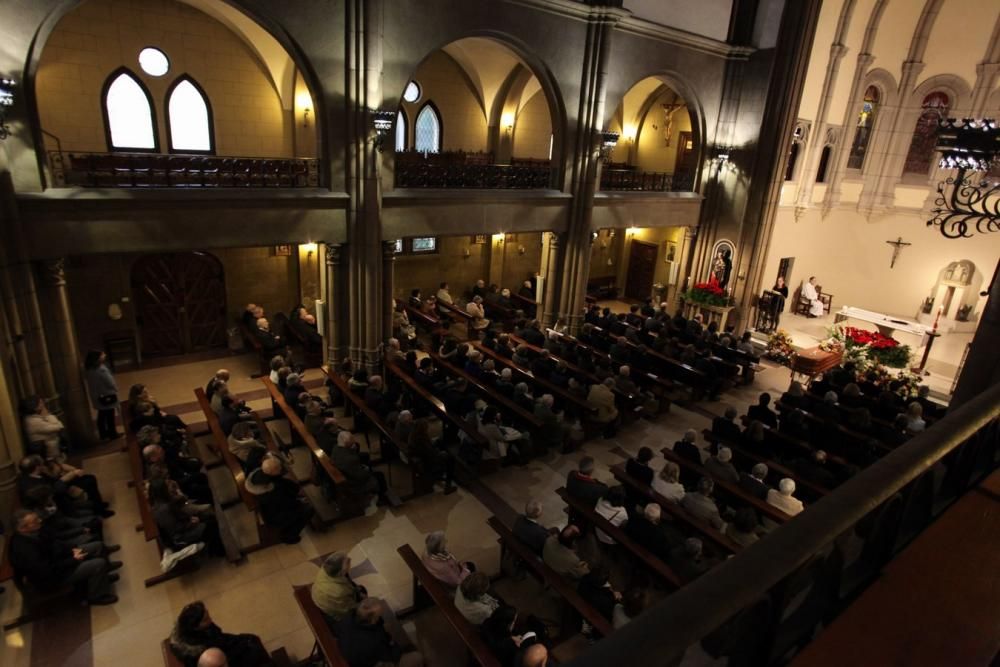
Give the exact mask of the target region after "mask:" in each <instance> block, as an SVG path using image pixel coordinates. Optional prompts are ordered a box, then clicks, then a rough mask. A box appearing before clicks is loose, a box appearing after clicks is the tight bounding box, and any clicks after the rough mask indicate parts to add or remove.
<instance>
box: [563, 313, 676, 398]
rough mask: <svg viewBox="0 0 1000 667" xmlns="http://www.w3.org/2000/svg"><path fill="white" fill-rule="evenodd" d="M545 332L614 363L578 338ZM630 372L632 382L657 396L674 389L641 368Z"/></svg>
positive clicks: (668, 382) (611, 364)
mask: <svg viewBox="0 0 1000 667" xmlns="http://www.w3.org/2000/svg"><path fill="white" fill-rule="evenodd" d="M545 332H546V334H548V335H551V334H555V335H557V336H559V337H560V338H562V339H563V340H566V341H569V342H570V343H571V344H573V345H575V346H577V347H579V348H581V349H582V350H584V351H586V352H588V353H590V355H591V356H593V357H595V358H597V359H601V360H603V361H606V362H608V364H609V365H610V366H614V363H613V362H612V361H611V357H609V356H608V353H607V352H605V351H603V350H599V349H597V348H596V347H594V346H593V345H588V344H586V343H584V342H583V341H582V340H580V339H579V338H574V337H573V336H570V335H568V334H563V333H559V332H558V331H555V330H553V329H546V330H545ZM631 370H632V374H631V376H630V377H631V378H632V379H633V380H635V382H636V383H637V384H639V385H640V386H642V387H645V388H646V389H649V390H650V391H652V392H653V393H654V394H656V395H658V396H663V394H664V393H665V392H668V391H672V390H673V389H674V383H673V382H672V381H671V380H668V379H667V378H664V377H660V376H658V375H655V374H653V373H650V372H648V371H646V370H644V369H641V368H633V369H631Z"/></svg>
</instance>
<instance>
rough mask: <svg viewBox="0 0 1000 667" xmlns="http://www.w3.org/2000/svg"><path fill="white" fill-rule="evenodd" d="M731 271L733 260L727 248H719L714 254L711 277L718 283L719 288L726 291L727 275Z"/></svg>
mask: <svg viewBox="0 0 1000 667" xmlns="http://www.w3.org/2000/svg"><path fill="white" fill-rule="evenodd" d="M732 270H733V260H732V255H731V253H730V252H729V249H728V248H721V249H720V250H719V251H718V252H717V253H716V254H715V260H714V261H713V262H712V275H713V276H715V279H716V280H717V281H718V282H719V287H721V288H722V289H726V286H727V285H729V274H730V273H732Z"/></svg>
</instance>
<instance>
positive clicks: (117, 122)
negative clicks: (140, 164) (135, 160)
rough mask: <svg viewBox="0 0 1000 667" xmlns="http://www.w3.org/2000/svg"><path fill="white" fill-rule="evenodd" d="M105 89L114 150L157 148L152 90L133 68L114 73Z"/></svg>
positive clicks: (109, 132)
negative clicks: (150, 96)
mask: <svg viewBox="0 0 1000 667" xmlns="http://www.w3.org/2000/svg"><path fill="white" fill-rule="evenodd" d="M111 76H112V77H113V79H112V80H111V83H110V84H109V85H107V87H106V89H105V93H104V120H105V122H106V123H107V126H108V138H109V142H110V144H111V146H110V148H111V150H142V151H152V150H156V148H157V143H156V125H155V123H154V121H153V106H152V104H150V101H149V94H148V93H147V92H146V89H145V88H143V86H142V84H141V83H139V80H138V79H136V78H135V76H133V75H132V73H131V72H128V71H121V72H120V73H118V74H117V75H116V74H112V75H111Z"/></svg>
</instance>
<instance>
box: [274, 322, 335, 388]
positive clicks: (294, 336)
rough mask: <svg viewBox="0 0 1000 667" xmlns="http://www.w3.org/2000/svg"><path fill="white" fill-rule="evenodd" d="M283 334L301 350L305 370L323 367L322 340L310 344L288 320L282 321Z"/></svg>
mask: <svg viewBox="0 0 1000 667" xmlns="http://www.w3.org/2000/svg"><path fill="white" fill-rule="evenodd" d="M283 332H284V334H285V335H286V336H287V337H288V339H289V340H290V341H294V342H295V343H296V344H298V346H299V347H301V348H302V357H303V362H304V364H305V366H306V368H316V367H317V366H322V365H323V340H322V338H321V339H320V342H319V343H316V342H310V341H309V339H308V338H306V337H305V336H304V335H302V332H300V331H299V330H298V329H296V328H295V325H293V324H292V321H291V320H290V319H285V320H284V329H283ZM268 375H270V360H268Z"/></svg>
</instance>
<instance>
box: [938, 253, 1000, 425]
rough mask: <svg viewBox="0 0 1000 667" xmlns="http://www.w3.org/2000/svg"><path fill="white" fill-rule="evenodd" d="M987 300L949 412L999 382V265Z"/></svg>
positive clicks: (994, 273) (998, 264)
mask: <svg viewBox="0 0 1000 667" xmlns="http://www.w3.org/2000/svg"><path fill="white" fill-rule="evenodd" d="M988 289H989V294H990V296H989V298H988V299H987V301H986V306H985V307H984V308H983V313H982V315H980V317H979V327H978V328H977V329H976V335H975V336H974V337H973V338H972V347H970V348H969V356H968V357H967V358H966V359H965V366H964V367H963V369H962V375H961V377H960V378H959V379H958V386H957V387H955V395H954V396H952V399H951V406H950V409H951V410H954V409H955V408H957V407H958V406H960V405H962V404H963V403H967V402H969V401H970V400H972V399H973V398H975V397H976V396H978V395H979V394H980V393H982V392H983V391H985V390H986V389H987V388H989V387H992V386H993V385H995V384H996V383H997V382H1000V348H998V347H997V341H998V340H1000V262H997V268H996V270H995V271H994V272H993V280H992V281H990V285H989V288H988Z"/></svg>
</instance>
